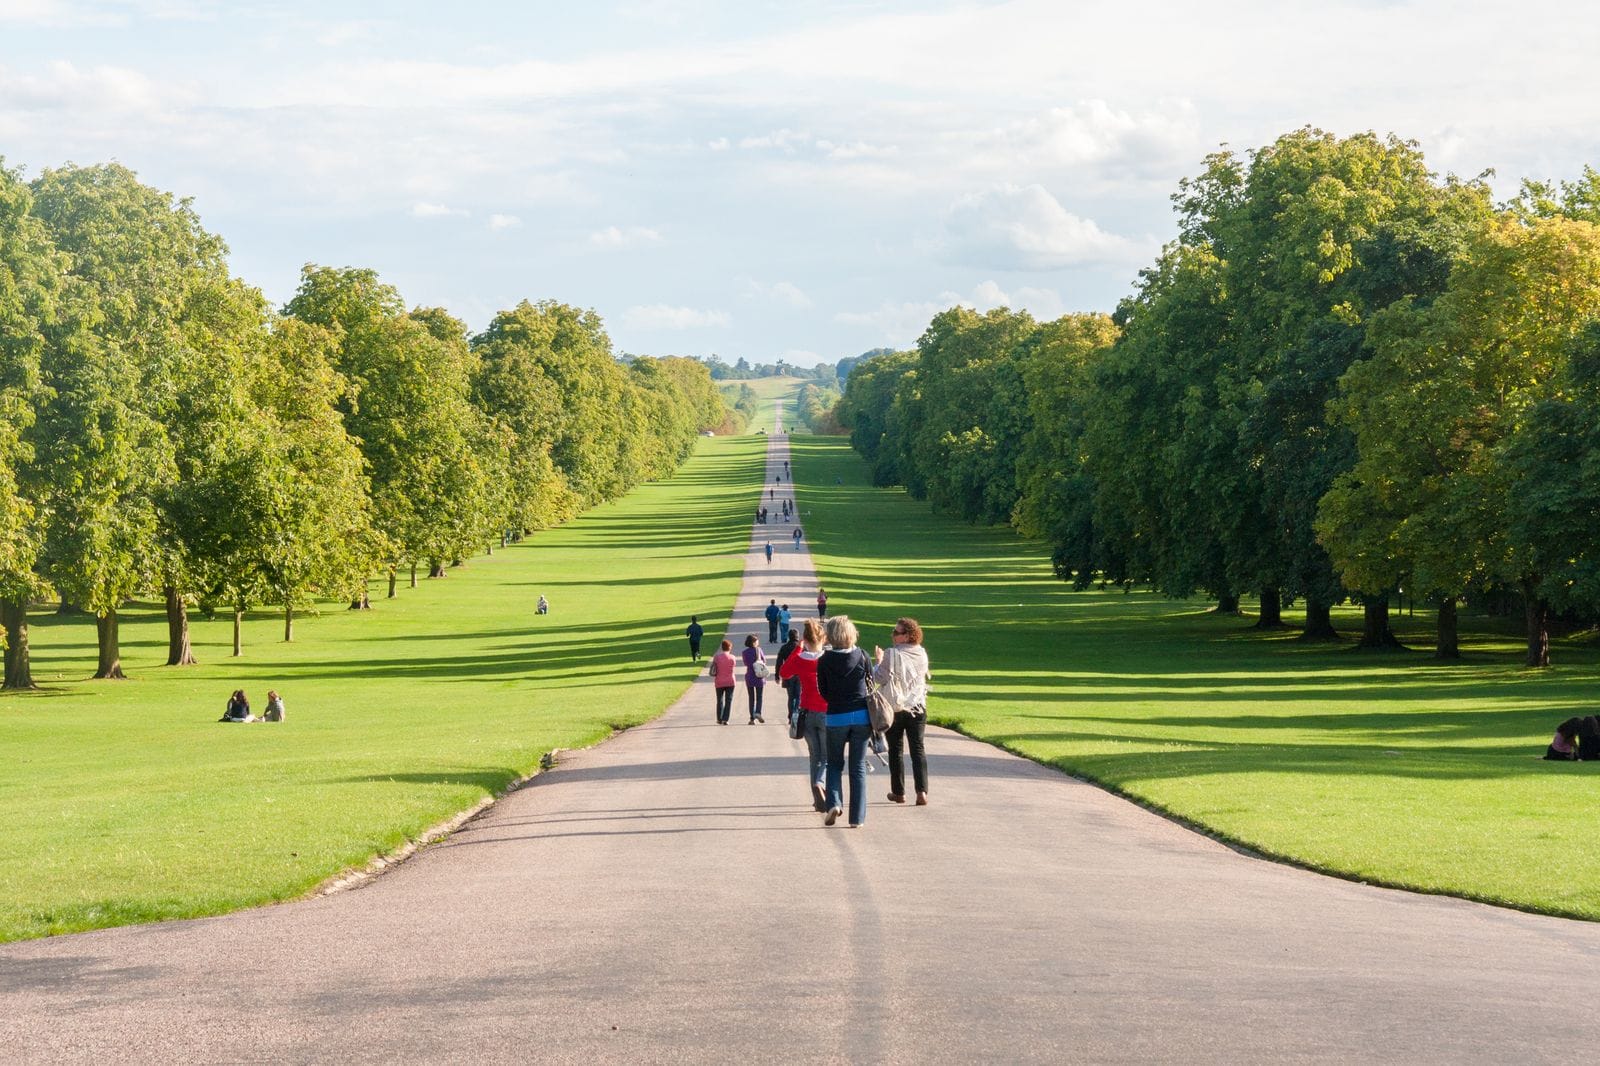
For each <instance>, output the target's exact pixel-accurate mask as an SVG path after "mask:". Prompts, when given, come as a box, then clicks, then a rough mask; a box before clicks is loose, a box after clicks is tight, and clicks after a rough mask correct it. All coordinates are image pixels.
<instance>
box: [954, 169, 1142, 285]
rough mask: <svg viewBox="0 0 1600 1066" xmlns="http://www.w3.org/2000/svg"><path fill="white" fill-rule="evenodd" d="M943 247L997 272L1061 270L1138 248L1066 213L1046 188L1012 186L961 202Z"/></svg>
mask: <svg viewBox="0 0 1600 1066" xmlns="http://www.w3.org/2000/svg"><path fill="white" fill-rule="evenodd" d="M943 248H944V251H945V254H946V256H947V257H948V258H950V259H951V260H952V261H954V262H958V263H965V264H969V265H972V266H980V267H988V268H991V269H996V270H1060V269H1062V268H1063V267H1070V266H1082V265H1084V264H1089V263H1105V262H1115V261H1120V260H1123V259H1126V258H1128V257H1129V256H1130V255H1132V254H1134V253H1135V252H1136V251H1137V250H1138V249H1137V247H1136V246H1135V245H1134V243H1133V242H1132V241H1129V240H1127V239H1126V238H1124V237H1119V236H1117V235H1115V234H1112V233H1107V232H1105V231H1104V230H1102V229H1101V228H1100V227H1099V226H1097V225H1096V224H1095V222H1094V220H1093V219H1087V218H1080V217H1078V216H1077V215H1074V214H1073V213H1071V212H1070V211H1068V210H1066V208H1064V207H1062V206H1061V204H1060V203H1059V202H1058V201H1057V200H1056V198H1055V197H1054V196H1052V195H1050V193H1049V191H1048V190H1046V189H1045V188H1044V186H1042V185H1023V186H1017V185H1009V184H1007V185H999V186H996V187H994V188H992V189H989V190H987V191H984V192H979V193H971V194H969V195H967V196H963V197H962V198H961V199H959V200H957V201H956V202H955V204H953V205H952V206H951V208H950V209H949V211H947V212H946V213H945V218H944V238H943Z"/></svg>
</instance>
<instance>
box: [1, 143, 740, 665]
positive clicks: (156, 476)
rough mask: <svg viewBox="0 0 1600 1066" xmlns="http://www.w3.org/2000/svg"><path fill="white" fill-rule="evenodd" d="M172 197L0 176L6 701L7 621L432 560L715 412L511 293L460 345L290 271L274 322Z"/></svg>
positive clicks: (181, 603)
mask: <svg viewBox="0 0 1600 1066" xmlns="http://www.w3.org/2000/svg"><path fill="white" fill-rule="evenodd" d="M225 255H226V249H225V247H224V245H223V242H222V241H221V240H220V239H219V238H217V237H216V236H215V235H213V234H211V233H208V232H207V231H206V230H205V229H204V228H203V227H202V226H201V224H200V220H199V218H198V217H197V216H196V215H195V213H194V211H193V209H192V208H191V206H190V204H189V202H188V201H183V200H175V199H174V198H173V197H172V196H170V195H169V194H167V193H164V192H161V191H159V190H156V189H153V188H150V187H148V186H146V185H143V184H141V183H140V182H139V181H138V180H137V178H136V177H135V175H134V174H133V173H132V172H130V171H128V170H126V169H125V168H123V167H120V166H116V165H106V166H94V167H77V166H67V167H63V168H61V169H59V170H50V171H46V172H44V173H43V174H41V175H40V176H39V177H38V178H37V179H35V180H34V181H32V182H31V183H29V182H24V181H23V179H22V177H21V176H20V175H19V174H18V173H16V172H14V171H10V170H7V169H5V167H4V166H3V165H0V614H3V621H4V633H5V686H6V687H7V688H25V687H31V685H32V678H31V671H30V666H29V657H28V635H27V618H28V609H29V605H30V603H32V602H36V601H38V600H39V599H41V598H43V597H46V596H53V597H57V598H59V599H60V601H61V602H62V604H63V605H64V606H65V605H71V606H72V607H75V608H78V609H81V610H85V611H88V612H90V613H92V614H93V615H94V616H95V617H96V619H97V622H98V629H99V665H98V669H97V671H96V675H95V676H97V677H120V676H122V669H121V663H120V650H119V644H118V638H117V616H118V611H119V610H120V609H121V608H122V606H123V604H124V603H125V602H127V601H128V600H129V599H130V598H132V597H134V596H135V595H138V594H141V593H160V594H161V595H162V596H163V598H164V599H165V602H166V605H167V614H168V620H169V629H170V637H171V639H170V648H169V657H168V661H169V663H171V664H173V665H182V664H185V663H190V662H193V661H194V657H193V653H192V650H191V648H190V644H189V634H188V610H189V608H190V606H191V605H194V604H200V605H202V606H204V607H205V608H207V609H211V608H215V607H221V608H224V609H231V610H232V612H233V615H234V619H235V627H234V652H235V654H238V653H239V651H240V637H239V620H240V619H241V618H242V616H243V614H244V611H245V610H246V609H247V608H248V607H250V606H252V605H256V604H274V605H278V606H280V607H281V608H282V609H283V617H284V638H285V639H286V640H288V639H292V637H293V621H294V613H295V611H296V610H297V609H300V608H303V607H305V606H307V605H309V604H310V603H312V602H313V601H314V599H315V598H317V597H337V598H340V599H347V600H349V601H350V602H351V603H352V606H364V605H365V604H366V589H367V581H368V578H369V577H370V576H372V575H374V574H380V573H383V574H387V575H388V581H389V585H388V590H389V595H391V596H393V595H395V594H396V583H397V578H398V575H399V574H400V573H401V572H402V571H405V570H409V572H410V582H411V584H412V585H413V586H414V585H415V584H416V576H417V570H418V568H419V567H426V568H427V570H428V571H429V572H430V573H431V574H433V575H435V576H442V575H443V573H444V567H445V565H446V564H447V563H450V562H454V561H459V560H462V559H464V558H465V557H466V556H468V555H469V554H472V553H474V552H475V551H477V550H479V549H481V548H487V549H489V550H491V551H492V550H493V547H494V545H495V544H496V543H499V544H502V545H503V544H504V543H505V542H506V540H507V539H508V538H514V537H517V536H520V535H521V533H522V532H524V531H527V530H532V529H537V528H540V527H542V526H547V525H550V524H552V523H555V522H559V521H562V520H563V519H565V518H568V517H570V516H571V515H573V514H575V513H576V512H577V511H579V510H581V509H583V508H585V507H588V506H590V505H592V504H594V503H597V502H599V501H601V500H605V499H608V498H611V497H614V496H617V495H619V494H620V493H622V492H625V491H626V490H627V489H629V488H630V487H632V486H633V485H635V484H637V483H639V482H640V481H644V480H648V479H653V478H660V477H664V476H667V475H669V474H671V473H672V471H673V470H674V469H675V468H676V466H677V464H678V463H679V462H681V461H682V460H683V459H684V458H685V457H687V456H688V454H689V453H690V451H691V450H692V449H693V447H694V440H695V437H696V435H697V433H698V431H699V430H700V429H701V428H702V427H709V426H715V425H719V424H721V423H722V421H723V420H724V418H725V415H726V413H725V411H724V408H723V405H722V400H721V397H720V395H719V394H718V392H717V390H716V388H715V387H714V386H713V385H712V383H711V378H710V374H709V373H708V371H707V369H706V367H705V366H704V365H703V364H701V363H699V362H696V361H695V360H692V359H675V358H674V359H649V358H636V359H633V360H632V361H631V362H629V363H627V364H626V365H625V364H624V363H622V362H619V361H618V360H617V359H615V358H613V356H612V353H611V346H610V341H609V339H608V338H607V336H606V333H605V330H604V328H603V327H602V324H601V322H600V319H599V318H598V316H596V315H595V314H594V313H593V312H591V311H583V310H579V309H577V308H573V307H568V306H566V305H564V304H559V303H554V302H542V303H536V304H535V303H526V302H525V303H522V304H519V305H518V306H516V307H515V308H513V309H511V310H509V311H505V312H503V313H501V314H499V315H498V316H496V317H495V319H494V321H493V322H491V323H490V324H489V326H488V328H487V329H486V330H484V331H483V332H482V333H480V334H478V335H476V336H471V337H469V335H468V330H467V328H466V326H465V325H464V324H463V323H461V322H460V321H458V320H457V319H455V318H453V317H451V316H450V315H449V314H448V313H447V312H445V311H443V310H440V309H437V308H416V309H411V310H408V309H407V308H406V305H405V303H404V301H403V300H402V299H401V297H400V294H399V293H398V292H396V291H395V289H394V288H392V287H391V286H388V285H386V284H384V283H383V282H382V281H380V280H379V278H378V277H377V275H376V274H375V273H374V272H372V271H370V270H358V269H336V268H330V267H315V266H308V267H306V268H305V270H304V272H303V274H302V276H301V281H300V287H299V290H298V291H297V292H296V294H295V296H294V298H293V299H292V300H290V301H289V303H288V305H287V306H286V307H285V308H283V309H282V311H281V312H279V311H274V310H273V309H272V308H270V307H269V306H267V304H266V301H265V300H264V299H263V297H262V295H261V294H260V292H259V291H257V290H256V289H254V288H252V287H250V286H248V285H246V284H245V283H244V282H242V281H240V280H239V279H237V278H235V277H232V276H231V275H230V274H229V272H228V269H227V265H226V260H225Z"/></svg>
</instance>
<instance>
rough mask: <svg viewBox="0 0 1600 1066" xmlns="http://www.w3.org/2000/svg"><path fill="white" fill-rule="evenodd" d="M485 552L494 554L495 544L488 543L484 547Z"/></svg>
mask: <svg viewBox="0 0 1600 1066" xmlns="http://www.w3.org/2000/svg"><path fill="white" fill-rule="evenodd" d="M483 554H485V555H493V554H494V544H493V543H490V544H489V545H487V546H486V547H485V548H484V549H483Z"/></svg>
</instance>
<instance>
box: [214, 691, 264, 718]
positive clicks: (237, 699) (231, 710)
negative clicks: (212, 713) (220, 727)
mask: <svg viewBox="0 0 1600 1066" xmlns="http://www.w3.org/2000/svg"><path fill="white" fill-rule="evenodd" d="M255 720H256V719H255V718H254V717H253V716H252V715H251V714H250V701H249V699H247V698H246V697H245V694H244V689H242V688H236V689H234V690H233V695H231V696H229V697H228V709H227V710H226V711H223V712H222V717H221V718H219V719H217V721H219V722H254V721H255Z"/></svg>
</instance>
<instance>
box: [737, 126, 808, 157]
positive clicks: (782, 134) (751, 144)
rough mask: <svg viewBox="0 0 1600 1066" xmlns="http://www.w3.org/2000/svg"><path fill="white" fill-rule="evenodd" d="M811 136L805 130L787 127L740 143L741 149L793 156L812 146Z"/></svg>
mask: <svg viewBox="0 0 1600 1066" xmlns="http://www.w3.org/2000/svg"><path fill="white" fill-rule="evenodd" d="M811 142H812V137H811V134H809V133H806V132H805V131H803V130H791V129H788V128H787V127H785V128H784V129H781V130H773V131H772V132H771V133H763V134H761V135H760V136H757V137H744V138H741V139H740V141H739V147H740V148H746V149H755V150H773V151H779V152H786V153H789V154H791V155H792V154H793V153H795V152H796V151H798V150H799V149H801V148H806V147H809V146H810V145H811Z"/></svg>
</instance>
